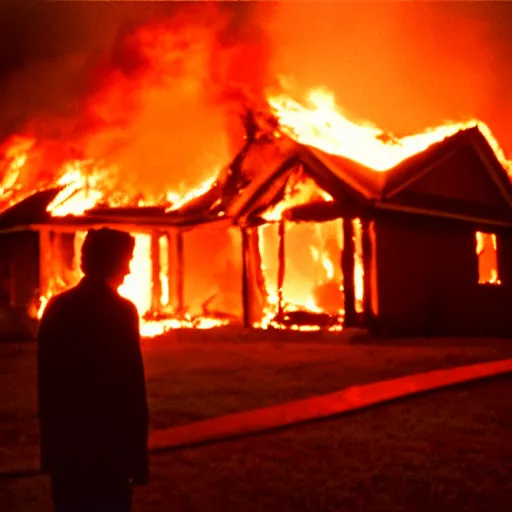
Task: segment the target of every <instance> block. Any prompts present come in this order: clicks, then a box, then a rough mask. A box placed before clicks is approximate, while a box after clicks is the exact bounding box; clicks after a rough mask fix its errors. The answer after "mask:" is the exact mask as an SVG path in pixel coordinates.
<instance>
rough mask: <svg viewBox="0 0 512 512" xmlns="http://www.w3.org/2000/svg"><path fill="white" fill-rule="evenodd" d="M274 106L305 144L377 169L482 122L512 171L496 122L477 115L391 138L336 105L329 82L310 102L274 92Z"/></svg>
mask: <svg viewBox="0 0 512 512" xmlns="http://www.w3.org/2000/svg"><path fill="white" fill-rule="evenodd" d="M268 101H269V104H270V106H271V107H272V109H273V110H274V113H275V115H276V116H277V118H278V119H279V124H280V126H281V128H282V129H283V131H284V132H286V133H287V134H289V135H290V136H291V137H292V138H294V139H295V140H297V142H300V143H302V144H307V145H310V146H315V147H317V148H318V149H321V150H323V151H326V152H327V153H332V154H336V155H341V156H344V157H346V158H350V159H351V160H354V161H356V162H359V163H360V164H362V165H364V166H366V167H369V168H371V169H374V170H376V171H386V170H388V169H390V168H392V167H394V166H395V165H397V164H398V163H400V162H401V161H402V160H404V159H406V158H408V157H410V156H412V155H415V154H416V153H419V152H421V151H424V150H425V149H427V148H428V147H429V146H431V145H432V144H434V143H435V142H439V141H441V140H443V139H445V138H446V137H449V136H451V135H454V134H455V133H457V132H458V131H460V130H464V129H467V128H471V127H473V126H478V128H479V129H480V131H481V132H482V134H483V135H484V136H485V137H486V139H487V141H488V142H489V145H490V146H491V147H492V149H493V150H494V152H495V154H496V156H497V158H498V159H499V160H500V162H501V163H502V165H503V166H504V167H505V169H506V170H507V172H508V173H509V174H510V175H512V162H510V161H509V160H507V158H506V157H505V155H504V153H503V151H502V150H501V149H500V147H499V145H498V143H497V141H496V139H495V138H494V136H493V135H492V132H491V130H490V128H489V127H488V126H487V125H486V124H485V123H483V122H482V121H478V120H476V119H472V120H470V121H467V122H463V123H449V124H446V125H444V126H439V127H437V128H431V129H427V130H425V131H424V132H423V133H418V134H416V135H410V136H407V137H403V138H400V139H393V138H392V139H390V138H389V137H387V139H388V140H386V134H384V133H383V132H382V130H380V129H379V128H377V127H375V126H373V125H372V124H371V123H360V124H358V123H354V122H352V121H350V120H349V119H348V118H347V117H345V116H344V115H343V114H342V113H341V111H340V109H339V108H338V107H337V105H336V101H335V98H334V95H333V93H332V92H330V91H329V90H327V89H325V88H317V89H313V90H311V91H310V92H309V93H308V95H307V97H306V106H304V105H302V104H300V103H299V102H297V101H295V100H294V99H292V98H291V97H290V96H288V95H286V94H281V95H276V96H271V97H269V99H268Z"/></svg>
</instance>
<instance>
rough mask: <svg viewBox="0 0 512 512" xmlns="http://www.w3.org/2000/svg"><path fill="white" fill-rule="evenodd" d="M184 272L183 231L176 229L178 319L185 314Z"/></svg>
mask: <svg viewBox="0 0 512 512" xmlns="http://www.w3.org/2000/svg"><path fill="white" fill-rule="evenodd" d="M184 271H185V269H184V259H183V231H182V230H181V229H179V228H178V230H177V231H176V299H177V307H176V312H177V314H178V317H180V318H181V317H183V314H184V313H185V300H184Z"/></svg>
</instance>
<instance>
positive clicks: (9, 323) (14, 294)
mask: <svg viewBox="0 0 512 512" xmlns="http://www.w3.org/2000/svg"><path fill="white" fill-rule="evenodd" d="M0 246H1V251H0V263H1V267H2V270H3V271H2V274H3V275H2V277H3V282H2V300H1V302H0V337H1V338H2V339H11V338H25V339H28V338H32V337H33V336H34V332H35V330H34V329H35V322H34V321H33V320H32V319H31V318H30V317H29V315H28V310H29V306H30V304H31V303H32V301H33V300H34V297H35V293H36V292H37V290H38V288H39V239H38V234H37V233H34V232H31V231H23V232H17V233H7V234H2V235H0Z"/></svg>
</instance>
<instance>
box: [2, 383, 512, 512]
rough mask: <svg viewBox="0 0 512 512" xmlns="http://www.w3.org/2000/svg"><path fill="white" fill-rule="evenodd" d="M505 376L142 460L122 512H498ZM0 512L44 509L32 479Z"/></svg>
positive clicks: (16, 486) (509, 414)
mask: <svg viewBox="0 0 512 512" xmlns="http://www.w3.org/2000/svg"><path fill="white" fill-rule="evenodd" d="M511 385H512V377H501V378H497V379H492V380H488V381H481V382H479V383H474V384H471V385H465V386H463V387H458V388H452V389H449V390H444V391H441V392H436V393H433V394H430V395H423V396H417V397H415V398H413V399H408V400H404V401H400V402H395V403H392V404H388V405H385V406H381V407H377V408H374V409H371V410H367V411H365V412H362V413H357V414H354V415H352V416H346V417H339V418H336V419H330V420H327V421H321V422H315V423H310V424H306V425H302V426H297V427H294V428H291V429H287V430H283V431H280V432H275V433H272V434H267V435H262V436H257V437H252V438H245V439H239V440H236V441H229V442H224V443H220V444H216V445H211V446H203V447H200V448H194V449H189V450H183V451H178V452H174V453H166V454H159V455H153V456H152V458H151V469H152V473H153V476H152V480H151V484H150V485H149V486H148V487H147V488H145V489H142V490H139V491H138V492H137V493H136V498H135V507H134V512H163V511H176V512H178V511H198V512H199V511H214V510H215V511H217V510H223V511H224V510H233V511H290V512H291V511H294V512H295V511H297V512H299V511H304V512H306V511H311V512H322V511H345V512H356V511H357V512H377V511H379V512H384V511H386V512H398V511H415V512H420V511H425V512H427V511H435V512H444V511H446V512H448V511H450V512H454V511H482V512H484V511H485V512H489V511H493V512H494V511H508V510H511V509H512V445H511V444H510V439H512V410H511V407H510V403H511V398H512V392H511ZM0 497H1V500H2V504H3V510H8V511H11V512H36V511H41V512H47V511H48V512H49V511H50V510H51V509H50V506H49V496H48V485H47V481H46V479H44V478H32V479H24V480H16V481H9V482H5V481H4V482H0Z"/></svg>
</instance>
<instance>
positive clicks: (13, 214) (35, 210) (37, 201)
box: [0, 187, 63, 229]
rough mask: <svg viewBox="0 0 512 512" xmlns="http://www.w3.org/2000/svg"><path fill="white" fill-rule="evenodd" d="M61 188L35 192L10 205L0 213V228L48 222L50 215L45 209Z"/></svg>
mask: <svg viewBox="0 0 512 512" xmlns="http://www.w3.org/2000/svg"><path fill="white" fill-rule="evenodd" d="M62 188H63V187H55V188H51V189H48V190H42V191H39V192H36V193H35V194H32V195H31V196H29V197H26V198H25V199H23V200H22V201H20V202H19V203H16V204H15V205H14V206H11V207H10V208H8V209H7V210H5V211H4V212H2V213H1V214H0V229H9V228H12V227H14V226H26V225H29V224H33V223H44V222H48V221H49V220H50V218H51V217H50V214H49V213H48V212H47V211H46V209H47V207H48V205H49V204H50V203H51V202H52V201H53V199H54V198H55V197H56V196H57V194H58V193H59V192H60V191H61V190H62Z"/></svg>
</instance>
